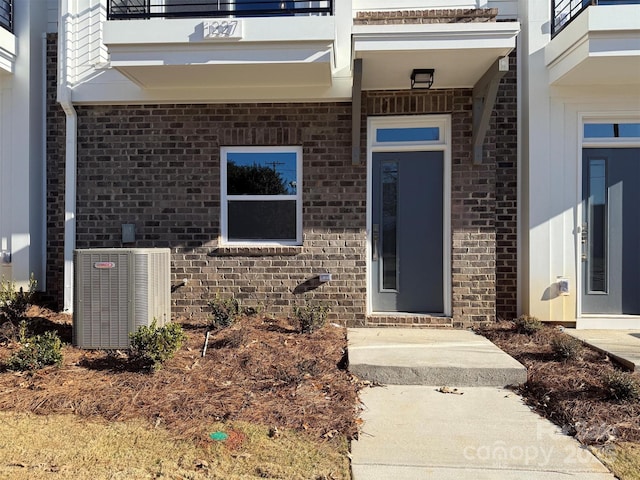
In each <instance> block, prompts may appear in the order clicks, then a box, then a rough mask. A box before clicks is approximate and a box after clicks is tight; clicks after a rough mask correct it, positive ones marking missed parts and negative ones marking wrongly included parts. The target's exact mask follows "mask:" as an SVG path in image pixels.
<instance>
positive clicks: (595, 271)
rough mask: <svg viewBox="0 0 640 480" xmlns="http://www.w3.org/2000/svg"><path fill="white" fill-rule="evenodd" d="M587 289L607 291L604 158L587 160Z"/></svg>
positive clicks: (605, 176)
mask: <svg viewBox="0 0 640 480" xmlns="http://www.w3.org/2000/svg"><path fill="white" fill-rule="evenodd" d="M588 209H589V211H588V215H589V224H588V227H587V228H588V231H587V233H588V238H589V248H588V262H589V291H590V292H606V291H607V169H606V162H605V160H604V159H601V160H600V159H598V160H596V159H594V160H590V161H589V205H588Z"/></svg>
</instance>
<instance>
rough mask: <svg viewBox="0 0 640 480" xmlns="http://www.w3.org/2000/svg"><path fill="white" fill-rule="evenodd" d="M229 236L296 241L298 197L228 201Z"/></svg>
mask: <svg viewBox="0 0 640 480" xmlns="http://www.w3.org/2000/svg"><path fill="white" fill-rule="evenodd" d="M227 212H228V213H227V215H228V222H227V223H228V236H229V240H233V241H238V240H290V241H296V201H295V200H279V201H278V200H276V201H268V200H267V201H253V200H249V201H234V200H230V201H229V202H228V210H227Z"/></svg>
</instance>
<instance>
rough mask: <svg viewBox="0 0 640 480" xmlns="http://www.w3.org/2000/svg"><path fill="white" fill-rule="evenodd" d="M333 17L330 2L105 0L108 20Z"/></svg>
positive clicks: (294, 0) (288, 0)
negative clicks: (293, 16)
mask: <svg viewBox="0 0 640 480" xmlns="http://www.w3.org/2000/svg"><path fill="white" fill-rule="evenodd" d="M332 14H333V0H319V1H308V0H304V1H303V0H286V1H282V0H107V19H108V20H131V19H139V18H188V17H275V16H292V15H295V16H306V15H332Z"/></svg>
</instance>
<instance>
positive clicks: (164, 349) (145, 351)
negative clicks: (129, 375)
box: [129, 320, 186, 370]
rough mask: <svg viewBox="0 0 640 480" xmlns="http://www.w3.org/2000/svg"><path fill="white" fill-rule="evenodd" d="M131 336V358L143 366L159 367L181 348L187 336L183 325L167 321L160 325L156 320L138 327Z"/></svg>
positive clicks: (152, 368) (153, 368) (151, 368)
mask: <svg viewBox="0 0 640 480" xmlns="http://www.w3.org/2000/svg"><path fill="white" fill-rule="evenodd" d="M129 337H130V338H131V349H130V357H129V358H130V359H131V360H132V361H133V362H135V363H137V364H139V365H140V366H141V367H142V368H149V369H150V370H157V369H159V368H160V367H161V366H162V364H163V363H164V362H166V361H167V360H169V359H170V358H171V357H173V355H174V354H175V353H176V352H177V351H178V350H179V349H180V347H181V346H182V344H183V343H184V341H185V339H186V336H185V334H184V331H183V330H182V326H180V325H178V324H177V323H173V322H170V323H167V324H166V325H165V326H163V327H158V326H157V324H156V321H155V320H154V321H153V322H152V323H151V325H149V326H146V325H143V326H141V327H138V330H136V331H135V332H134V333H131V334H129Z"/></svg>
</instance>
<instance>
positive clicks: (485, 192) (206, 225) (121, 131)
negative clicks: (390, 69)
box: [47, 40, 516, 327]
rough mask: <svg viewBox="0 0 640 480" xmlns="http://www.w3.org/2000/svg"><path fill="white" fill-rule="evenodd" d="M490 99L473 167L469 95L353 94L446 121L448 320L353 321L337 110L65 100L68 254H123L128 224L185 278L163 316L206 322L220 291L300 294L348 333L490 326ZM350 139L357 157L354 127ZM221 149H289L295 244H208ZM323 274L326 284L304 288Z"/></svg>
mask: <svg viewBox="0 0 640 480" xmlns="http://www.w3.org/2000/svg"><path fill="white" fill-rule="evenodd" d="M50 42H52V41H51V40H50ZM54 51H55V50H54V49H53V47H52V50H51V52H50V53H51V54H52V55H53V53H54ZM50 65H55V63H54V61H52V60H50ZM508 81H509V80H507V82H508ZM513 88H515V87H513ZM53 99H54V97H52V96H51V95H50V96H49V101H50V105H49V129H48V142H49V143H48V152H49V154H48V162H49V165H48V172H49V176H48V187H49V192H48V219H49V223H48V235H49V245H48V254H49V259H48V276H47V279H48V285H49V292H50V293H51V294H52V295H53V296H54V297H56V298H61V294H60V293H61V291H62V245H63V230H62V222H63V219H64V218H63V213H62V212H63V211H64V209H63V200H64V199H63V196H64V193H63V186H64V152H63V147H64V118H63V117H62V119H61V116H60V115H61V111H60V109H59V107H58V106H56V105H55V104H54V103H53ZM500 102H501V103H500V105H498V107H497V111H498V112H502V111H504V112H505V116H504V117H503V116H502V115H501V116H500V118H499V119H496V120H495V127H494V128H493V131H492V132H490V134H489V135H488V139H487V145H486V148H487V150H488V155H487V158H486V160H485V162H484V163H483V164H481V165H474V164H473V159H472V155H471V133H472V132H471V124H472V121H471V112H472V108H471V107H472V100H471V90H469V89H456V90H433V91H398V92H388V91H385V92H364V93H363V113H362V115H363V120H364V119H366V117H367V116H371V115H402V114H406V115H413V114H436V113H438V114H442V113H446V114H450V115H451V118H452V122H451V124H452V182H451V183H452V199H451V213H452V219H451V228H452V232H451V234H452V235H451V238H452V258H451V272H452V306H453V315H452V318H439V317H428V316H415V317H379V316H376V317H370V318H367V317H366V258H365V251H366V237H365V222H366V165H365V162H362V163H361V164H360V165H355V166H354V165H352V162H351V104H350V103H291V104H226V105H96V106H76V108H77V113H78V171H77V177H78V185H77V247H78V248H90V247H120V246H122V244H121V243H120V233H121V230H120V229H121V224H123V223H133V224H135V225H136V238H137V241H136V243H135V244H134V245H126V246H127V247H129V246H135V247H170V248H171V249H172V282H173V284H174V285H177V284H179V283H180V282H181V281H182V279H183V278H187V279H188V282H187V284H186V285H185V286H181V287H179V288H177V289H176V290H175V292H174V293H173V308H174V315H175V316H185V317H191V316H200V315H206V312H207V308H206V302H207V300H209V299H211V298H213V297H214V296H215V295H216V294H220V295H222V296H228V295H234V296H236V297H238V298H240V299H241V301H242V304H243V305H254V306H255V305H263V306H265V307H266V308H267V310H268V311H269V312H272V313H274V314H288V313H290V312H291V309H292V306H293V305H302V304H303V303H304V302H306V301H308V300H312V299H313V300H314V301H321V302H323V303H326V304H329V305H330V307H331V314H330V315H331V320H333V321H338V322H341V323H347V324H348V325H351V326H355V325H390V324H404V325H444V326H455V327H465V326H469V325H471V324H474V323H478V322H490V321H493V320H494V319H495V317H496V311H497V310H498V312H507V311H510V309H511V311H512V310H515V285H514V282H515V273H514V272H515V253H514V249H515V239H514V238H512V234H513V233H514V231H515V226H514V225H515V218H514V217H513V215H514V212H515V196H516V192H515V188H516V177H515V162H516V152H515V147H514V146H513V143H512V141H513V140H514V137H513V135H512V134H513V132H514V131H515V125H514V123H515V119H514V117H512V114H513V115H515V114H514V112H515V110H513V108H515V107H514V105H515V99H514V98H513V97H512V96H511V93H508V92H507V93H504V94H502V93H501V97H500ZM512 103H513V104H512ZM503 104H504V105H505V106H504V107H502V106H501V105H503ZM362 139H363V140H362V141H363V144H362V148H363V152H364V151H366V150H365V142H366V121H363V135H362ZM224 145H302V147H303V228H304V244H303V246H301V247H283V248H266V249H265V248H249V249H247V248H230V247H224V246H222V247H220V246H218V235H219V233H220V232H219V212H220V147H221V146H224ZM323 272H331V273H332V274H333V279H332V281H331V282H329V283H326V284H319V283H318V282H317V280H316V276H317V275H318V274H319V273H323ZM497 295H498V297H497ZM502 295H504V296H502ZM499 314H500V313H499Z"/></svg>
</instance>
